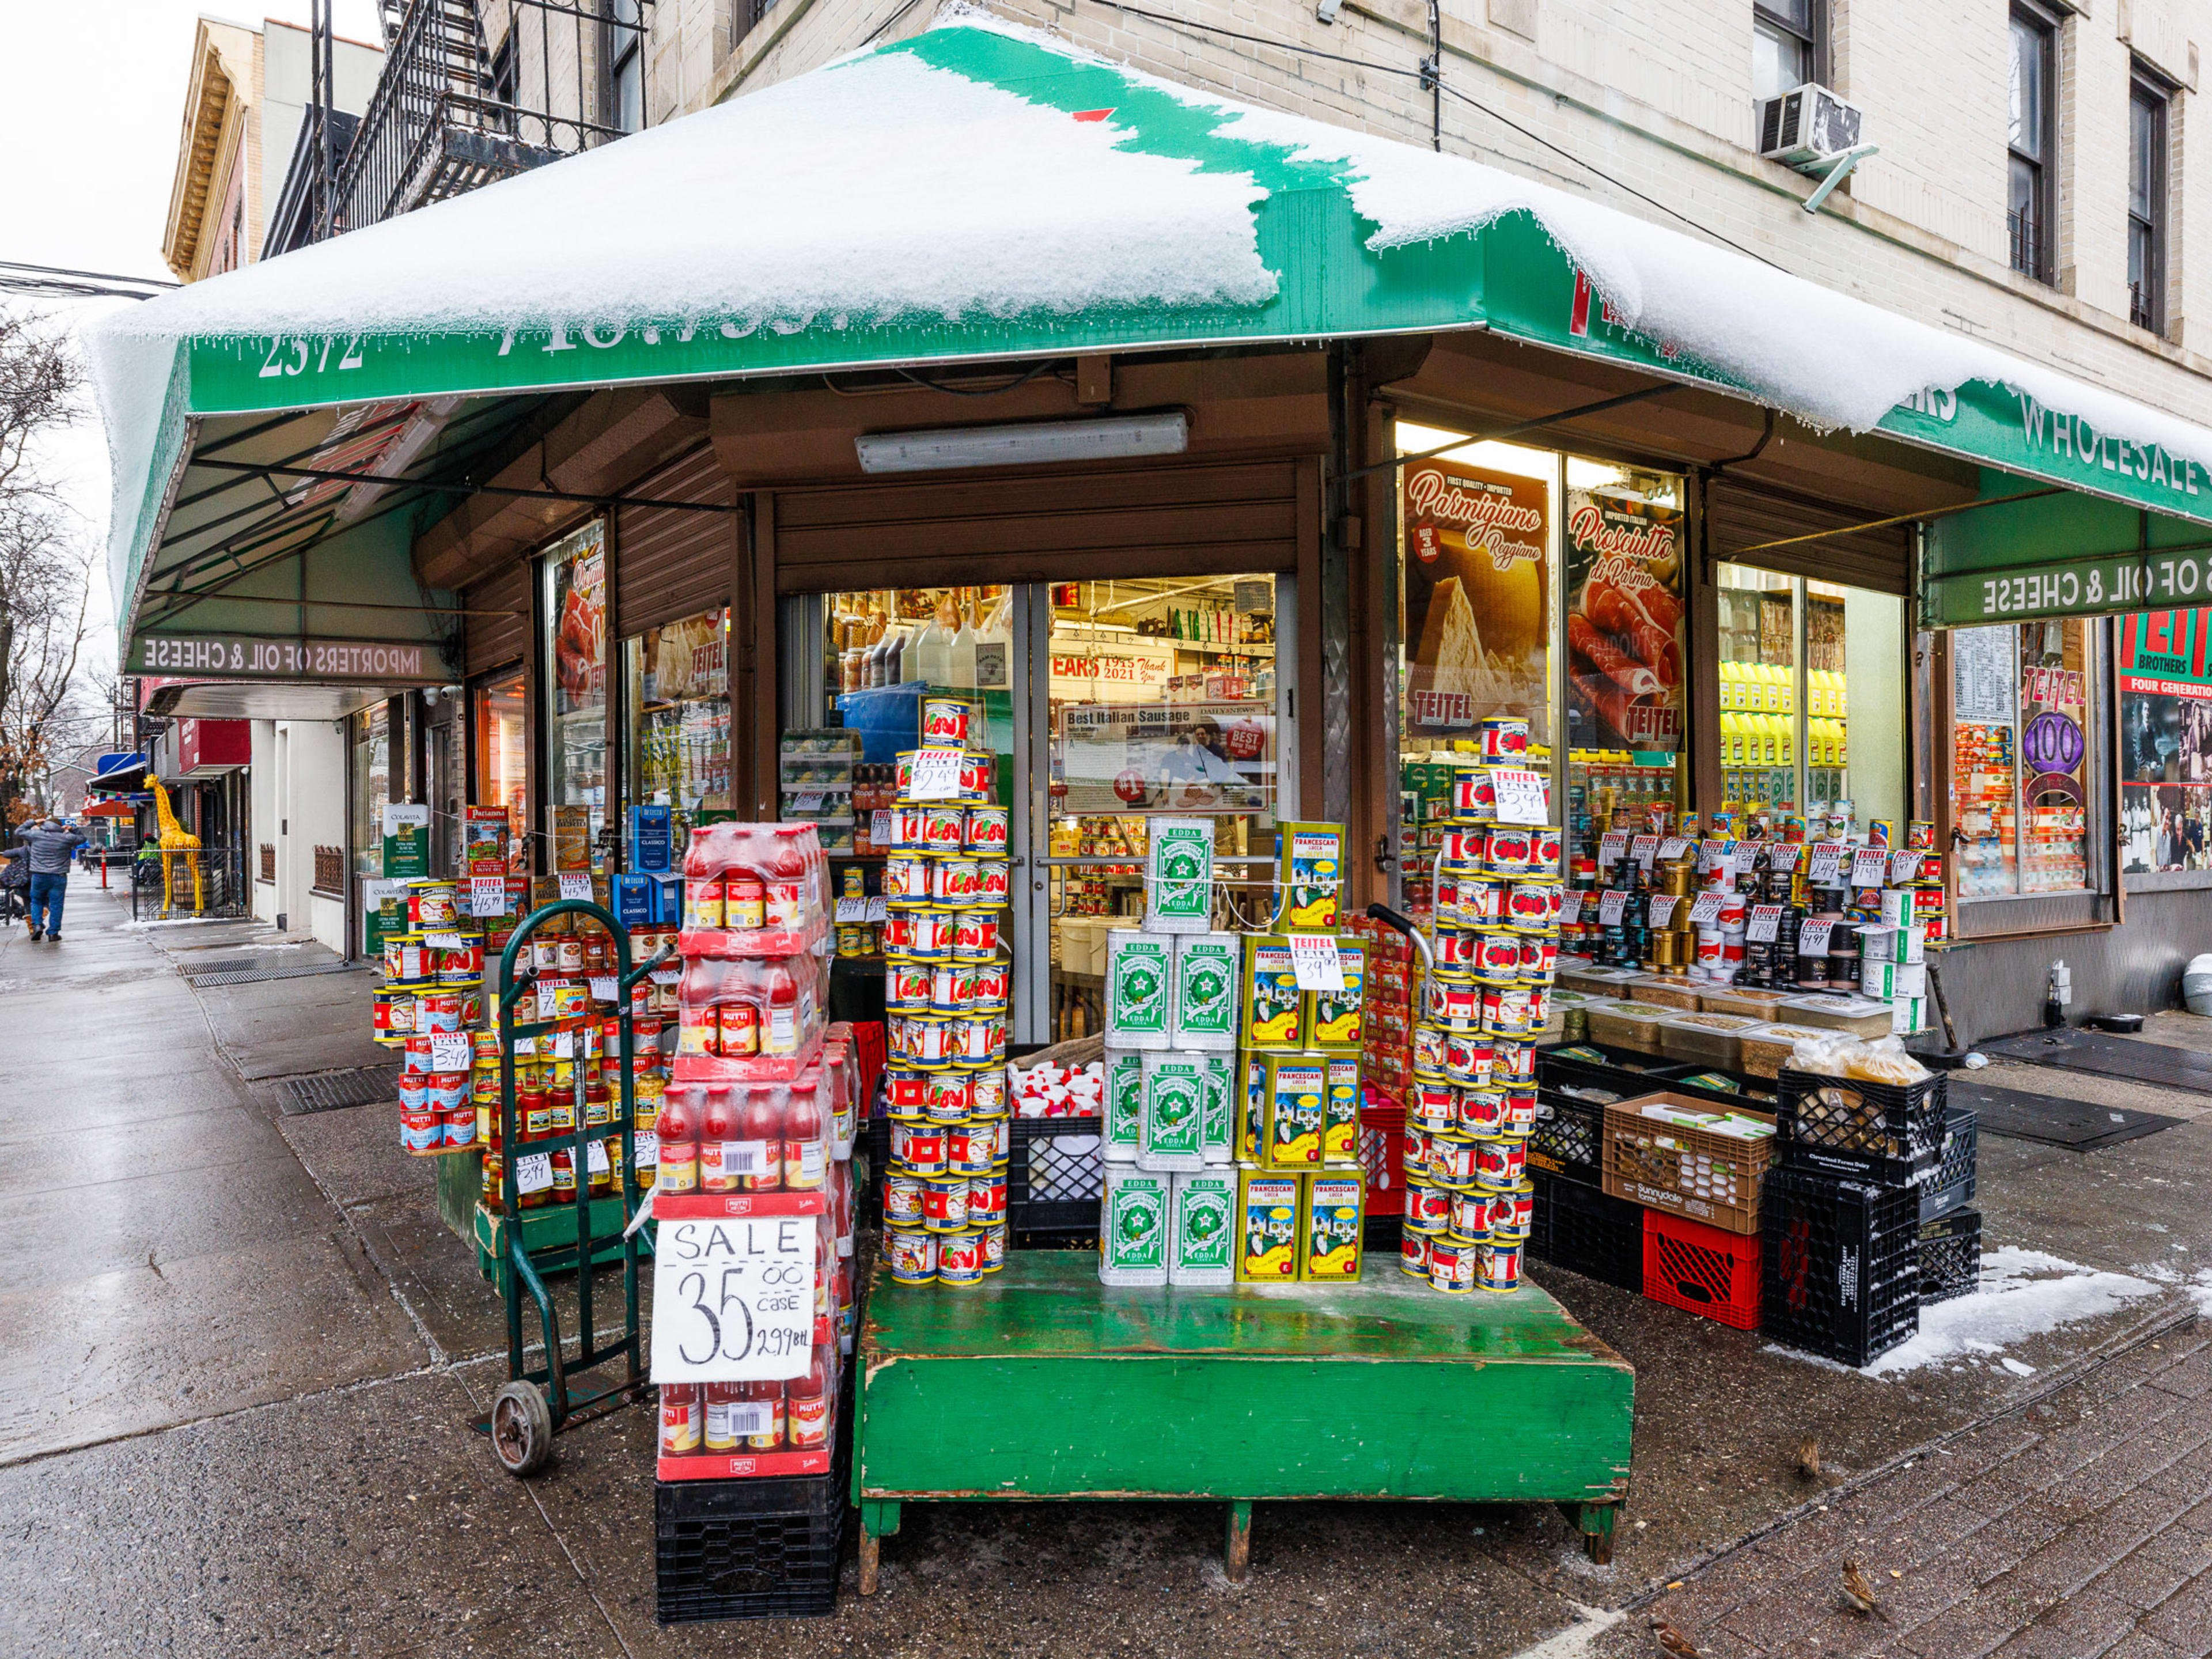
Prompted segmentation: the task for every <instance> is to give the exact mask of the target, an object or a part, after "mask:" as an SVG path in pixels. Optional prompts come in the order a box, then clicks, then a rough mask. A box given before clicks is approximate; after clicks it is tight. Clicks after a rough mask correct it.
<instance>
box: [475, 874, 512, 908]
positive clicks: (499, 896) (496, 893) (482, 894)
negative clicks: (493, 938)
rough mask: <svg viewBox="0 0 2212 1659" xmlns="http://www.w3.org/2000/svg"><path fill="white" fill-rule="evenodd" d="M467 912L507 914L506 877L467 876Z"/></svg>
mask: <svg viewBox="0 0 2212 1659" xmlns="http://www.w3.org/2000/svg"><path fill="white" fill-rule="evenodd" d="M469 914H470V915H472V916H503V915H506V914H507V878H506V877H505V876H471V877H470V878H469Z"/></svg>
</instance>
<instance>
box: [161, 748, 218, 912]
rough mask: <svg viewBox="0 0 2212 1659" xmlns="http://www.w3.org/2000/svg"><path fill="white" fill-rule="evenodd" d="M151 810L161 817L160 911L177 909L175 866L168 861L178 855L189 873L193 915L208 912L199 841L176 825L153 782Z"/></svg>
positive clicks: (164, 794)
mask: <svg viewBox="0 0 2212 1659" xmlns="http://www.w3.org/2000/svg"><path fill="white" fill-rule="evenodd" d="M154 810H155V811H156V812H158V813H160V814H161V908H162V910H163V911H164V912H167V911H169V910H172V909H174V908H176V902H177V901H176V891H175V889H176V875H175V872H176V867H177V866H175V865H173V864H172V863H171V862H170V861H169V860H171V859H172V858H173V857H176V856H179V855H181V856H182V857H183V859H184V860H185V866H186V867H188V868H189V869H190V870H191V872H192V914H193V915H198V914H199V913H200V912H201V911H202V910H204V909H206V908H207V891H206V889H205V887H204V885H203V884H202V883H201V880H200V838H199V837H198V836H196V835H194V834H192V832H191V830H189V829H185V826H184V825H183V824H181V823H178V822H177V815H176V813H175V812H174V811H172V810H171V808H170V806H169V792H168V791H167V789H164V788H163V787H161V779H159V778H156V779H155V780H154Z"/></svg>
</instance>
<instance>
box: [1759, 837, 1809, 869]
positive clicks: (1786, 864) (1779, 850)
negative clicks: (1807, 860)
mask: <svg viewBox="0 0 2212 1659" xmlns="http://www.w3.org/2000/svg"><path fill="white" fill-rule="evenodd" d="M1804 851H1805V844H1804V843H1803V842H1795V841H1778V842H1775V843H1774V844H1773V845H1772V846H1771V847H1769V848H1767V849H1766V864H1767V867H1768V868H1769V869H1771V870H1772V871H1773V872H1774V873H1775V874H1777V875H1778V876H1787V875H1794V874H1795V873H1796V870H1797V860H1798V859H1799V858H1801V857H1802V855H1803V854H1804Z"/></svg>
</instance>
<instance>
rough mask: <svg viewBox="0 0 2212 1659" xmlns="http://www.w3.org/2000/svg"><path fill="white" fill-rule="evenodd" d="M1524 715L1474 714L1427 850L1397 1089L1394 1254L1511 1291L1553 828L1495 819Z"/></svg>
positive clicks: (1518, 750)
mask: <svg viewBox="0 0 2212 1659" xmlns="http://www.w3.org/2000/svg"><path fill="white" fill-rule="evenodd" d="M1527 759H1528V724H1527V722H1526V721H1522V720H1486V721H1485V722H1484V726H1483V732H1482V750H1481V753H1480V755H1470V756H1468V757H1464V758H1463V759H1462V762H1461V763H1460V764H1459V766H1458V767H1457V769H1456V773H1455V779H1454V785H1453V816H1452V820H1451V823H1450V824H1449V828H1448V829H1446V831H1445V834H1444V837H1443V853H1442V855H1441V856H1440V857H1439V859H1438V860H1437V867H1436V872H1435V873H1436V883H1435V894H1436V900H1435V915H1434V920H1433V923H1432V931H1431V935H1430V942H1431V967H1430V971H1429V974H1428V976H1427V984H1426V987H1425V994H1424V996H1423V998H1422V1000H1421V1002H1420V1005H1419V1010H1418V1014H1419V1017H1418V1019H1417V1021H1416V1023H1415V1024H1414V1027H1413V1080H1412V1084H1411V1086H1410V1087H1409V1088H1408V1089H1407V1093H1406V1153H1405V1170H1406V1225H1405V1243H1404V1248H1403V1255H1401V1260H1400V1266H1401V1267H1403V1269H1404V1270H1405V1271H1406V1272H1407V1273H1410V1274H1412V1275H1413V1277H1415V1278H1417V1279H1426V1280H1427V1281H1428V1282H1429V1283H1430V1284H1431V1285H1434V1286H1435V1287H1436V1288H1437V1290H1440V1291H1447V1292H1460V1291H1473V1290H1476V1289H1480V1290H1486V1291H1500V1292H1503V1291H1512V1290H1514V1289H1516V1288H1517V1287H1518V1285H1519V1284H1520V1282H1521V1251H1522V1245H1523V1244H1524V1243H1526V1242H1527V1240H1528V1233H1529V1229H1530V1226H1531V1225H1532V1223H1533V1222H1534V1212H1535V1189H1534V1183H1533V1182H1531V1181H1530V1180H1529V1179H1528V1175H1527V1164H1528V1134H1529V1132H1530V1131H1531V1130H1532V1129H1533V1128H1534V1127H1535V1122H1536V1075H1535V1065H1536V1044H1537V1041H1538V1034H1539V1033H1540V1032H1541V1030H1542V1029H1543V1027H1544V1025H1545V1023H1546V1021H1547V1019H1548V1018H1550V1009H1549V1006H1548V1003H1549V999H1550V995H1551V989H1552V981H1553V974H1554V971H1555V969H1556V967H1557V963H1558V957H1559V897H1560V882H1559V854H1560V835H1559V829H1557V828H1556V827H1553V826H1550V825H1534V826H1530V825H1526V824H1515V823H1500V822H1499V821H1498V807H1497V788H1496V781H1495V778H1494V776H1493V772H1492V769H1494V768H1496V767H1498V766H1521V765H1524V764H1525V763H1527Z"/></svg>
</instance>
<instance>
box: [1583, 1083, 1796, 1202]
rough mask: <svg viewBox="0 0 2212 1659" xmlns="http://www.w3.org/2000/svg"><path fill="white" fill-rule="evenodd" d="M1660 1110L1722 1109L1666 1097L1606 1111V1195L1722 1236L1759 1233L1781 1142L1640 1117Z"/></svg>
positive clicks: (1766, 1119) (1761, 1115)
mask: <svg viewBox="0 0 2212 1659" xmlns="http://www.w3.org/2000/svg"><path fill="white" fill-rule="evenodd" d="M1654 1103H1664V1104H1666V1105H1669V1106H1674V1107H1679V1108H1680V1109H1682V1110H1684V1111H1689V1112H1710V1111H1712V1110H1714V1109H1715V1107H1714V1104H1713V1103H1712V1102H1711V1101H1709V1100H1693V1099H1692V1098H1691V1097H1688V1096H1687V1095H1677V1094H1669V1093H1667V1092H1665V1091H1659V1092H1657V1093H1654V1094H1648V1095H1638V1097H1636V1098H1635V1099H1633V1100H1624V1101H1621V1102H1620V1103H1618V1104H1616V1105H1612V1106H1607V1108H1606V1109H1605V1190H1606V1191H1607V1192H1608V1193H1610V1194H1612V1195H1613V1197H1615V1198H1625V1199H1626V1200H1628V1201H1629V1202H1630V1203H1632V1204H1641V1205H1643V1206H1644V1207H1645V1208H1646V1209H1650V1210H1663V1211H1665V1212H1667V1213H1668V1214H1669V1215H1679V1216H1686V1217H1687V1218H1689V1219H1690V1220H1692V1221H1701V1222H1703V1223H1704V1224H1705V1225H1707V1226H1709V1227H1718V1228H1719V1229H1721V1230H1722V1231H1723V1232H1731V1233H1755V1232H1757V1231H1759V1183H1760V1182H1761V1181H1762V1180H1763V1179H1764V1178H1765V1174H1766V1170H1767V1166H1768V1164H1771V1162H1772V1161H1773V1158H1774V1142H1773V1141H1772V1140H1771V1139H1759V1140H1739V1139H1736V1138H1735V1136H1733V1135H1722V1134H1715V1133H1712V1132H1711V1131H1710V1130H1706V1129H1686V1128H1681V1127H1676V1126H1675V1125H1674V1124H1671V1123H1666V1122H1662V1121H1659V1120H1657V1119H1656V1118H1648V1117H1644V1116H1641V1115H1639V1109H1640V1108H1642V1107H1644V1106H1647V1105H1650V1104H1654ZM1735 1110H1736V1111H1737V1112H1738V1113H1739V1115H1741V1116H1744V1117H1750V1118H1756V1119H1758V1120H1759V1121H1760V1122H1762V1123H1771V1122H1773V1121H1774V1120H1773V1118H1772V1117H1771V1116H1770V1115H1768V1114H1766V1113H1765V1112H1753V1111H1749V1110H1747V1109H1742V1108H1740V1107H1739V1108H1735Z"/></svg>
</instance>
